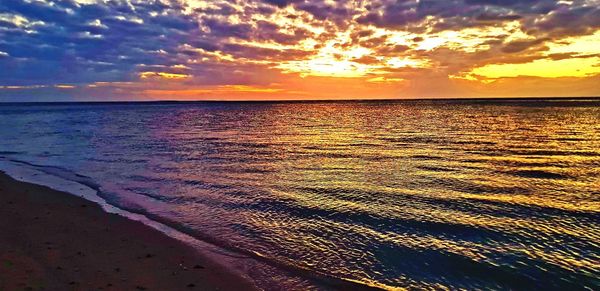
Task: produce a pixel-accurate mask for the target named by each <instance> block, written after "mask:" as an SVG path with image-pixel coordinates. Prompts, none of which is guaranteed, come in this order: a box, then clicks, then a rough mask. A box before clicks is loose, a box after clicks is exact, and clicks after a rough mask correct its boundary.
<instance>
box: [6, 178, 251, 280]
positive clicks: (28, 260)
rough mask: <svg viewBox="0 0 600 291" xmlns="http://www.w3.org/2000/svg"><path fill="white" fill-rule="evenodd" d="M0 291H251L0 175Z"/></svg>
mask: <svg viewBox="0 0 600 291" xmlns="http://www.w3.org/2000/svg"><path fill="white" fill-rule="evenodd" d="M0 217H2V219H0V290H41V289H45V290H194V289H195V290H252V289H254V287H253V286H252V285H251V284H250V283H249V282H247V281H246V280H244V279H243V278H240V277H238V276H236V275H234V274H233V273H231V272H229V271H228V270H226V269H224V268H223V267H222V266H220V265H219V264H217V263H215V262H212V261H210V260H208V259H207V258H204V257H202V256H201V254H199V253H198V252H197V251H195V250H194V249H192V248H191V247H188V246H187V245H185V244H183V243H181V242H179V241H177V240H175V239H172V238H170V237H168V236H166V235H164V234H162V233H160V232H158V231H156V230H154V229H152V228H150V227H147V226H145V225H143V224H141V223H139V222H134V221H130V220H128V219H126V218H123V217H120V216H118V215H113V214H108V213H105V212H103V211H102V209H101V208H100V207H99V206H97V205H96V204H94V203H91V202H89V201H86V200H83V199H82V198H79V197H76V196H73V195H70V194H68V193H63V192H58V191H54V190H52V189H49V188H46V187H42V186H38V185H33V184H27V183H22V182H19V181H16V180H14V179H12V178H10V177H9V176H7V175H5V174H4V173H0Z"/></svg>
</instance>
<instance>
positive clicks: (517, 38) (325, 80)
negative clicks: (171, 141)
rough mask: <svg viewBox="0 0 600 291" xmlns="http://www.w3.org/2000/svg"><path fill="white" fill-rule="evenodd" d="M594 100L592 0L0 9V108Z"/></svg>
mask: <svg viewBox="0 0 600 291" xmlns="http://www.w3.org/2000/svg"><path fill="white" fill-rule="evenodd" d="M537 96H552V97H562V96H600V0H572V1H567V0H563V1H550V0H406V1H391V0H375V1H361V0H354V1H351V0H340V1H331V0H314V1H307V0H249V1H242V0H228V1H223V0H215V1H198V0H173V1H167V0H162V1H146V0H144V1H141V0H118V1H117V0H57V1H50V0H6V1H0V101H115V100H280V99H295V100H308V99H356V98H360V99H369V98H376V99H380V98H458V97H470V98H473V97H537Z"/></svg>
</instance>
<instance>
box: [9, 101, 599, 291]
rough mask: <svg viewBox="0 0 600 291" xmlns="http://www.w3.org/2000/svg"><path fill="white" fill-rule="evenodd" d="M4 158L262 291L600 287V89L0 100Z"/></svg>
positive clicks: (568, 288) (569, 288)
mask: <svg viewBox="0 0 600 291" xmlns="http://www.w3.org/2000/svg"><path fill="white" fill-rule="evenodd" d="M0 157H3V158H4V159H9V160H11V161H15V162H18V163H19V164H22V165H23V166H30V167H36V168H37V169H42V170H43V171H44V172H46V173H48V174H52V175H61V176H62V177H64V178H66V179H71V180H74V181H75V180H76V181H79V182H81V183H85V184H86V185H90V186H93V187H94V189H97V190H98V195H99V196H100V197H102V198H103V199H104V200H105V201H106V202H107V203H109V204H111V205H113V206H115V207H117V208H120V209H123V210H126V211H129V212H132V213H138V214H143V215H145V216H147V217H148V218H150V219H153V220H155V221H158V222H161V223H163V224H165V225H169V226H170V227H173V228H175V229H178V230H180V231H182V232H184V233H186V234H187V235H190V236H193V237H195V238H197V239H199V240H202V241H206V242H209V243H211V244H214V245H216V246H219V247H220V248H223V249H226V250H228V251H229V252H232V253H236V254H239V255H240V258H245V259H247V260H254V261H258V262H260V263H261V264H264V265H265V266H268V267H267V268H251V267H248V268H247V272H248V273H249V274H250V277H252V278H253V279H254V280H255V281H256V282H257V285H258V286H259V287H262V288H265V289H310V288H329V287H331V286H332V285H330V283H331V282H333V281H335V280H348V281H351V282H355V283H356V284H357V285H356V287H359V286H360V285H364V286H377V287H381V288H387V289H391V288H396V287H399V288H409V289H439V288H444V287H446V288H450V289H458V288H466V289H532V288H535V289H562V290H576V289H589V290H598V289H600V100H598V99H595V100H594V99H590V100H581V99H579V100H503V101H499V100H493V101H492V100H488V101H483V100H465V101H458V100H446V101H396V102H392V101H388V102H383V101H372V102H366V101H361V102H284V103H275V102H273V103H271V102H264V103H244V102H232V103H227V102H223V103H219V102H214V103H213V102H206V103H204V102H195V103H113V104H106V103H105V104H84V103H70V104H69V103H64V104H1V105H0ZM328 284H329V285H328Z"/></svg>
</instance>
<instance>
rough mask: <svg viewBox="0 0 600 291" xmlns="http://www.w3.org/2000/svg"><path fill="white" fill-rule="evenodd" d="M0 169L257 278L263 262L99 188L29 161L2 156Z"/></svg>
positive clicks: (238, 272)
mask: <svg viewBox="0 0 600 291" xmlns="http://www.w3.org/2000/svg"><path fill="white" fill-rule="evenodd" d="M0 171H3V172H4V173H6V174H7V175H9V176H11V177H12V178H13V179H15V180H18V181H21V182H26V183H31V184H37V185H42V186H46V187H48V188H51V189H54V190H57V191H61V192H66V193H69V194H72V195H75V196H79V197H81V198H84V199H86V200H88V201H92V202H94V203H96V204H98V205H100V206H101V207H102V209H103V210H104V211H106V212H108V213H112V214H117V215H119V216H123V217H126V218H128V219H131V220H134V221H139V222H141V223H143V224H145V225H147V226H149V227H152V228H153V229H156V230H158V231H160V232H162V233H164V234H166V235H167V236H169V237H172V238H175V239H177V240H179V241H182V242H184V243H186V244H188V245H191V246H192V247H194V248H195V249H196V250H197V251H198V252H199V253H200V254H201V255H202V256H205V257H208V258H209V259H210V260H212V261H213V262H216V263H217V264H219V265H222V266H223V267H224V268H225V269H227V270H231V271H233V272H234V273H236V274H237V275H239V276H241V277H243V278H245V279H247V280H248V281H250V282H255V280H253V279H252V278H251V277H250V276H249V275H248V271H249V270H250V269H251V268H253V267H256V264H260V265H262V264H261V263H260V262H257V261H255V260H254V259H252V258H250V257H247V256H244V255H241V254H236V253H233V252H230V251H228V250H225V249H223V248H220V247H218V246H215V245H213V244H210V243H207V242H204V241H201V240H198V239H196V238H194V237H192V236H190V235H187V234H185V233H183V232H181V231H178V230H176V229H174V228H172V227H169V226H167V225H164V224H162V223H159V222H156V221H154V220H151V219H149V218H147V217H146V216H144V215H141V214H137V213H131V212H128V211H125V210H123V209H120V208H117V207H115V206H113V205H110V204H108V203H107V202H106V201H105V200H104V199H102V198H101V197H100V196H98V192H97V191H96V190H95V189H93V188H91V187H89V186H86V185H84V184H81V183H78V182H75V181H71V180H67V179H65V178H62V177H59V176H55V175H51V174H48V173H45V172H44V171H41V170H39V169H36V167H34V166H28V165H26V164H22V163H17V162H14V161H11V160H9V159H6V158H2V157H0ZM261 267H264V266H261ZM255 284H256V282H255Z"/></svg>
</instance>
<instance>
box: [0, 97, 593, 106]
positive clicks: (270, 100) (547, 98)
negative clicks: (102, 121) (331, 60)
mask: <svg viewBox="0 0 600 291" xmlns="http://www.w3.org/2000/svg"><path fill="white" fill-rule="evenodd" d="M573 99H575V100H590V99H591V100H594V101H600V96H560V97H556V96H553V97H542V96H528V97H465V98H462V97H428V98H353V99H308V100H307V99H197V100H173V99H162V100H106V101H102V100H81V101H76V100H70V101H1V100H0V104H69V103H85V104H110V103H114V104H118V103H219V102H220V103H236V102H238V103H318V102H332V103H333V102H382V101H388V102H402V101H536V100H537V101H546V100H548V101H555V100H573Z"/></svg>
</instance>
